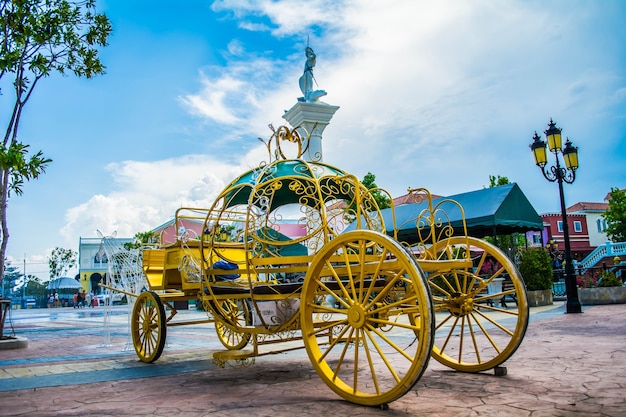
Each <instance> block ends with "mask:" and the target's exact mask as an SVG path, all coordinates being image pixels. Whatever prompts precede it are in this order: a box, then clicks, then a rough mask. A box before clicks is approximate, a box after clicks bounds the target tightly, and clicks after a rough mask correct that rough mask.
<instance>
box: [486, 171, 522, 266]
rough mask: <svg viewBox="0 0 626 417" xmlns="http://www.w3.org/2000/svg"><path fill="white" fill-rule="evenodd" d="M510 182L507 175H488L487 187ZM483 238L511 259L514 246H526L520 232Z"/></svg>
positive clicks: (514, 251)
mask: <svg viewBox="0 0 626 417" xmlns="http://www.w3.org/2000/svg"><path fill="white" fill-rule="evenodd" d="M510 183H511V181H509V179H508V177H501V176H499V175H498V176H495V175H490V176H489V187H488V188H493V187H499V186H501V185H507V184H510ZM483 188H487V187H483ZM484 240H486V241H487V242H489V243H492V244H494V245H496V246H497V247H499V248H500V249H502V250H503V251H504V253H506V254H507V255H508V256H509V258H511V259H513V258H514V256H513V254H514V253H516V248H520V247H524V246H526V235H524V234H521V233H513V234H511V235H497V236H486V237H485V239H484Z"/></svg>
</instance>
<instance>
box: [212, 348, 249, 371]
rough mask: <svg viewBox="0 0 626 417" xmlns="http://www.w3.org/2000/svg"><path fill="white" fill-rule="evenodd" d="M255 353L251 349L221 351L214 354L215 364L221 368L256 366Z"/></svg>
mask: <svg viewBox="0 0 626 417" xmlns="http://www.w3.org/2000/svg"><path fill="white" fill-rule="evenodd" d="M254 358H255V356H254V352H253V351H252V350H249V349H245V350H244V349H233V350H220V351H217V352H213V363H214V364H215V365H217V366H219V367H221V368H225V367H226V366H227V365H228V366H230V367H233V368H243V367H246V366H250V365H252V364H254V362H255V360H254Z"/></svg>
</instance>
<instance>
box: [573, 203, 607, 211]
mask: <svg viewBox="0 0 626 417" xmlns="http://www.w3.org/2000/svg"><path fill="white" fill-rule="evenodd" d="M608 208H609V204H608V203H590V202H585V201H581V202H579V203H576V204H574V205H573V206H569V207H568V208H567V210H566V211H567V212H568V213H573V212H577V211H607V209H608Z"/></svg>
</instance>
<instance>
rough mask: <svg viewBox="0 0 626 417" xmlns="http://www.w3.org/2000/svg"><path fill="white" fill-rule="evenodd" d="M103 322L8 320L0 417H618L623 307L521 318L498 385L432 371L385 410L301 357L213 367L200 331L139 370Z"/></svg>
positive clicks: (625, 362) (90, 316)
mask: <svg viewBox="0 0 626 417" xmlns="http://www.w3.org/2000/svg"><path fill="white" fill-rule="evenodd" d="M102 311H103V310H102V309H81V310H74V309H71V308H69V309H46V310H22V311H17V310H16V311H13V312H12V315H11V317H10V318H9V319H10V325H9V324H7V329H6V330H5V335H6V334H7V333H10V332H11V329H14V331H15V334H16V335H18V336H23V337H26V338H27V339H28V347H27V348H25V349H15V350H0V416H29V417H37V416H161V415H162V416H209V415H210V416H215V417H221V416H228V417H231V416H247V417H261V416H272V417H281V416H289V417H294V416H388V417H395V416H441V417H444V416H446V417H447V416H499V417H501V416H532V417H537V416H581V417H582V416H585V417H589V416H615V417H617V416H626V399H625V397H626V391H625V390H626V305H607V306H595V307H584V308H583V311H584V312H583V314H565V313H564V306H563V305H562V302H558V303H555V305H554V306H552V307H549V308H534V309H531V323H530V324H529V327H528V331H527V333H526V337H525V338H524V341H523V343H522V345H521V346H520V348H519V349H518V351H517V352H516V353H515V354H514V355H513V357H512V358H511V359H509V361H507V362H506V364H505V366H506V367H507V368H508V375H506V376H503V377H496V376H495V375H494V374H493V373H492V372H486V373H480V374H463V373H460V372H455V371H452V370H450V369H448V368H446V367H444V366H442V365H440V364H439V363H437V362H436V361H435V360H432V361H430V365H429V368H428V370H427V371H426V372H425V373H424V375H423V376H422V378H421V379H420V380H419V381H418V383H417V384H416V385H415V387H414V388H413V389H412V390H411V391H410V392H409V393H408V394H407V395H405V396H404V397H402V398H401V399H399V400H397V401H395V402H393V403H391V404H390V405H389V409H388V410H380V409H377V408H369V407H362V406H357V405H354V404H351V403H348V402H346V401H344V400H342V399H341V398H339V397H338V396H337V395H335V394H334V393H333V392H332V391H331V390H330V389H329V388H328V387H327V386H326V385H325V384H324V383H323V382H322V381H321V379H320V378H319V377H318V376H317V374H316V373H315V371H314V370H313V367H312V366H311V364H310V363H309V360H308V358H307V357H306V352H304V350H297V351H294V352H290V353H286V354H285V353H283V354H278V355H270V356H264V357H260V358H257V360H256V363H255V364H254V365H252V366H250V367H247V368H227V369H222V368H219V367H216V366H215V365H214V364H213V362H212V360H211V354H212V352H213V351H214V350H218V349H220V347H219V342H218V341H217V337H216V336H215V333H214V329H213V328H212V325H210V324H202V325H194V326H180V327H170V328H168V337H167V341H168V344H167V346H166V348H165V351H164V353H163V355H162V356H161V358H160V359H159V360H158V361H157V362H155V363H153V364H144V363H142V362H139V361H138V360H137V357H136V356H135V353H134V350H127V349H125V348H127V347H128V346H127V343H128V338H127V325H128V323H127V320H128V319H127V314H126V312H127V311H126V308H125V307H124V306H118V307H114V309H113V315H112V316H111V320H110V324H109V325H108V326H107V327H106V328H104V327H103V314H102ZM180 314H181V316H182V317H185V318H187V317H195V316H198V317H200V316H199V315H203V314H204V313H200V312H196V311H183V312H181V313H180Z"/></svg>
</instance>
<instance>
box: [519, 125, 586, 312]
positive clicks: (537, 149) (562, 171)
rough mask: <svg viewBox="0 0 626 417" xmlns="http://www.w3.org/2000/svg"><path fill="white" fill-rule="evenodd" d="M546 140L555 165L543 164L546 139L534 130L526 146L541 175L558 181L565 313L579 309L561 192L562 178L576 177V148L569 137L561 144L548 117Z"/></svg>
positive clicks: (556, 131)
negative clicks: (563, 259) (562, 163)
mask: <svg viewBox="0 0 626 417" xmlns="http://www.w3.org/2000/svg"><path fill="white" fill-rule="evenodd" d="M544 133H545V134H546V139H547V141H548V148H549V149H550V152H552V153H553V154H554V157H555V159H556V165H553V166H550V167H549V168H547V167H546V165H547V163H548V156H547V152H546V143H545V142H544V141H542V140H541V137H539V135H537V132H535V136H533V143H531V144H530V149H531V150H532V151H533V156H534V158H535V164H537V166H538V167H539V168H540V169H541V172H542V173H543V176H544V177H545V178H546V179H547V180H548V181H550V182H557V183H558V184H559V198H560V199H561V217H562V221H563V240H564V241H565V291H566V293H567V305H566V311H567V312H568V313H582V310H581V308H580V301H578V290H577V289H576V274H575V272H574V263H573V262H572V253H571V249H570V241H569V227H568V225H567V212H566V211H565V196H564V194H563V182H566V183H568V184H571V183H573V182H574V180H575V179H576V169H577V168H578V148H576V147H574V146H573V145H572V142H570V140H569V138H568V139H567V140H566V141H565V147H564V148H563V147H562V146H561V144H562V140H561V129H559V128H558V127H556V124H555V123H554V122H553V121H552V119H550V123H548V130H546V131H545V132H544ZM559 153H561V154H562V155H563V159H564V160H565V168H563V167H561V164H560V162H559Z"/></svg>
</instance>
